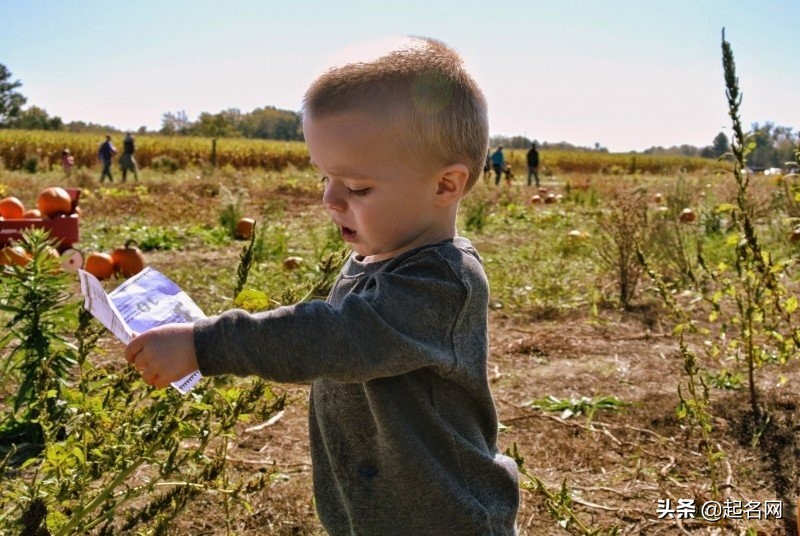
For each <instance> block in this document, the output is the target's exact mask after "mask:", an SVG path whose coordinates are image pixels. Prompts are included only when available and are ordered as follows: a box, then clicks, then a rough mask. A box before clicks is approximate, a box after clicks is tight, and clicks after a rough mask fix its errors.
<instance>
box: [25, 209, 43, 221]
mask: <svg viewBox="0 0 800 536" xmlns="http://www.w3.org/2000/svg"><path fill="white" fill-rule="evenodd" d="M22 217H23V218H31V219H36V218H41V217H42V211H40V210H39V209H38V208H29V209H28V210H26V211H25V212H23V213H22Z"/></svg>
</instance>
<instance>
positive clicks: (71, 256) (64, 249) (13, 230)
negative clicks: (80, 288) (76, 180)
mask: <svg viewBox="0 0 800 536" xmlns="http://www.w3.org/2000/svg"><path fill="white" fill-rule="evenodd" d="M64 189H65V190H66V191H67V192H68V193H69V196H70V197H71V198H72V208H71V210H70V213H69V214H64V215H61V216H56V217H53V218H20V219H14V220H2V221H0V248H2V247H5V246H6V245H8V244H9V243H10V242H11V241H13V240H19V239H20V238H21V237H22V231H23V230H25V229H30V228H32V227H34V228H38V229H46V230H48V231H50V237H51V238H53V239H55V240H57V241H58V244H57V246H56V247H57V248H58V251H59V253H61V259H62V265H63V266H64V268H66V269H73V270H74V269H77V268H80V267H81V266H83V255H82V254H81V253H80V251H78V250H75V249H73V245H74V244H75V243H76V242H78V241H79V240H80V225H79V223H80V217H79V216H78V212H77V209H78V198H79V197H80V195H81V191H80V190H79V189H76V188H64Z"/></svg>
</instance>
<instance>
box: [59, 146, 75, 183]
mask: <svg viewBox="0 0 800 536" xmlns="http://www.w3.org/2000/svg"><path fill="white" fill-rule="evenodd" d="M74 166H75V157H74V156H72V155H71V154H70V152H69V149H64V150H63V151H61V167H62V168H64V173H65V174H66V175H67V177H69V176H70V175H72V168H73V167H74Z"/></svg>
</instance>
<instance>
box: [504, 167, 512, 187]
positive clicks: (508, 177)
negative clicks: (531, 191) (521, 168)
mask: <svg viewBox="0 0 800 536" xmlns="http://www.w3.org/2000/svg"><path fill="white" fill-rule="evenodd" d="M503 175H505V178H506V184H507V185H509V186H511V181H513V180H514V171H513V170H512V169H511V165H510V164H506V167H505V168H503Z"/></svg>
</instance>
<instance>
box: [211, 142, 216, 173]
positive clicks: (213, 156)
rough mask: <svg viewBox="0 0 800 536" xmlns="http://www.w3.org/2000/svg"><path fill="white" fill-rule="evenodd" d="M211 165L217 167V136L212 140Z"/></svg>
mask: <svg viewBox="0 0 800 536" xmlns="http://www.w3.org/2000/svg"><path fill="white" fill-rule="evenodd" d="M211 167H212V168H215V169H216V167H217V138H213V139H212V140H211Z"/></svg>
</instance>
